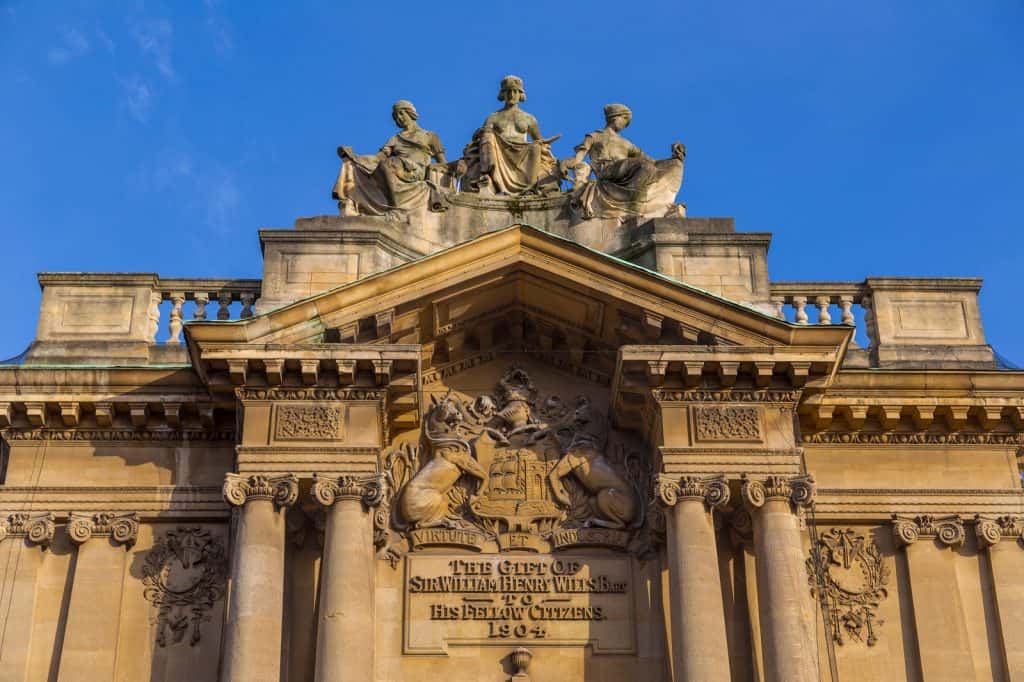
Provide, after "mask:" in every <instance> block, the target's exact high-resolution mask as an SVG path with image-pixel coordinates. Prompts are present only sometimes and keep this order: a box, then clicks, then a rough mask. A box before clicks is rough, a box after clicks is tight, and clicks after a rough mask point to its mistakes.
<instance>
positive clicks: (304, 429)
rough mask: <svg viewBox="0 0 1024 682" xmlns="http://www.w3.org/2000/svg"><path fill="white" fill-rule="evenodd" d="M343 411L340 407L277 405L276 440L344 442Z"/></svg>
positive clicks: (275, 412) (275, 414) (275, 416)
mask: <svg viewBox="0 0 1024 682" xmlns="http://www.w3.org/2000/svg"><path fill="white" fill-rule="evenodd" d="M343 409H344V408H343V407H341V406H340V405H276V406H275V408H274V440H279V441H281V440H284V441H338V440H342V438H343V434H342V420H343V415H342V411H343Z"/></svg>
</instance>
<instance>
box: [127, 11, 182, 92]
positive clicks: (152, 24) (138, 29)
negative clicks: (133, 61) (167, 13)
mask: <svg viewBox="0 0 1024 682" xmlns="http://www.w3.org/2000/svg"><path fill="white" fill-rule="evenodd" d="M131 31H132V36H133V37H134V38H135V42H136V43H137V44H138V46H139V49H140V50H141V51H142V53H143V54H144V55H148V56H149V57H152V59H153V61H154V63H155V64H156V69H157V71H159V72H160V73H161V74H163V76H164V77H166V78H174V66H173V65H172V64H171V39H172V38H173V35H174V27H173V26H171V22H169V21H167V20H166V19H147V20H145V21H142V22H139V23H133V24H132V25H131Z"/></svg>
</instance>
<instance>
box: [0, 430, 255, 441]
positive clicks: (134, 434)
mask: <svg viewBox="0 0 1024 682" xmlns="http://www.w3.org/2000/svg"><path fill="white" fill-rule="evenodd" d="M4 438H6V439H7V440H45V441H91V442H117V441H124V442H139V441H143V442H167V441H197V442H199V441H201V442H210V441H221V440H223V441H234V440H235V432H234V431H223V430H220V431H203V430H198V429H196V430H191V429H185V430H160V431H155V430H154V431H146V430H138V431H136V430H129V429H35V430H17V429H11V430H9V431H6V432H4Z"/></svg>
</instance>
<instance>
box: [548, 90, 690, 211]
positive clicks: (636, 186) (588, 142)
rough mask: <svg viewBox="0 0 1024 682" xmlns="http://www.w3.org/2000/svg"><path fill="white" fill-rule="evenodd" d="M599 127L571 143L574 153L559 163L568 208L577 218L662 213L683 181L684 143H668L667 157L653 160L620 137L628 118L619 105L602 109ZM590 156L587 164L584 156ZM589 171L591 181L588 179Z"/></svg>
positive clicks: (627, 112) (629, 115)
mask: <svg viewBox="0 0 1024 682" xmlns="http://www.w3.org/2000/svg"><path fill="white" fill-rule="evenodd" d="M604 117H605V123H606V125H605V128H604V129H603V130H595V131H594V132H592V133H590V134H589V135H587V136H586V137H585V138H583V142H581V143H580V144H579V145H577V146H576V156H575V158H573V159H567V160H566V161H565V162H564V163H563V167H564V170H566V171H568V170H569V169H572V170H573V175H574V177H575V185H576V186H575V188H574V189H573V199H572V206H573V208H574V209H575V210H576V211H577V212H578V213H579V214H581V215H582V217H583V218H594V217H606V216H618V217H625V216H628V215H650V214H651V212H652V211H654V212H657V211H659V210H660V211H661V212H662V213H664V212H665V211H667V210H670V209H671V208H672V206H674V204H673V201H674V200H675V196H676V194H677V193H678V192H679V187H680V186H681V185H682V182H683V159H684V158H686V147H685V146H683V145H682V144H680V143H678V142H676V143H674V144H673V145H672V158H670V159H664V160H661V161H655V160H654V159H652V158H650V157H649V156H647V155H646V154H644V153H643V152H642V151H641V150H640V148H639V147H637V146H636V145H635V144H633V143H632V142H630V141H629V140H627V139H626V138H625V137H623V136H622V135H620V134H619V133H621V132H622V131H623V130H624V129H625V128H626V126H628V125H629V123H630V121H631V120H632V118H633V112H632V111H630V109H629V107H627V106H626V105H624V104H609V105H607V106H606V107H605V108H604ZM588 156H589V157H590V164H587V163H586V162H585V161H584V159H585V158H586V157H588ZM591 170H593V172H594V176H595V178H596V179H595V180H593V181H591V180H590V179H589V178H590V172H591Z"/></svg>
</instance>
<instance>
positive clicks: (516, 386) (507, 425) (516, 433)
mask: <svg viewBox="0 0 1024 682" xmlns="http://www.w3.org/2000/svg"><path fill="white" fill-rule="evenodd" d="M610 436H614V434H613V433H611V432H610V429H609V424H608V418H607V416H606V415H605V414H603V413H602V412H601V411H600V410H599V409H598V408H597V407H595V405H594V404H593V403H592V401H591V400H590V398H588V397H587V396H585V395H576V396H574V397H571V398H565V397H563V396H560V395H557V394H550V395H542V394H541V393H540V391H538V389H537V388H536V387H535V385H534V383H533V381H532V380H531V379H530V376H529V374H528V373H527V371H526V370H525V369H523V368H521V367H510V368H508V369H507V370H506V371H505V372H504V373H503V374H502V376H501V378H500V379H499V380H498V383H497V386H496V388H495V390H494V391H493V392H491V393H489V394H484V395H480V396H477V397H475V398H470V397H462V396H460V395H457V394H456V393H455V392H453V391H449V392H448V393H447V394H446V395H444V396H443V397H440V398H438V397H435V398H433V399H432V405H431V406H430V408H429V410H428V411H427V414H426V415H425V417H424V425H423V429H422V437H421V439H420V442H419V443H418V444H416V445H408V444H407V445H405V446H403V447H399V448H395V449H391V450H388V451H386V452H385V453H384V454H383V456H382V462H381V468H382V470H383V473H384V475H385V477H386V479H387V482H388V488H389V494H388V500H387V502H388V504H387V505H386V513H384V514H379V515H378V524H377V525H378V540H379V541H381V542H382V543H386V544H387V545H388V549H387V550H386V552H391V553H394V552H397V553H398V554H401V553H402V552H404V550H406V549H418V548H420V547H425V546H432V545H447V546H462V547H467V548H471V549H476V550H482V549H484V547H485V545H486V544H487V543H489V542H495V543H497V547H498V549H499V550H505V549H525V550H533V551H542V552H543V551H548V550H549V549H560V548H565V547H574V546H583V545H588V546H607V547H614V548H619V549H625V548H626V547H627V546H629V544H630V542H631V541H632V540H633V539H634V536H635V535H636V531H637V530H638V529H640V528H641V527H642V526H643V525H644V522H645V509H644V506H643V505H642V504H641V501H642V500H643V499H644V496H643V491H646V490H647V489H648V488H649V486H648V479H649V475H648V473H647V467H646V466H645V464H644V463H643V460H642V458H641V456H640V454H639V451H638V450H637V448H633V447H630V446H629V445H628V444H627V443H626V442H625V441H624V439H621V438H614V437H610ZM382 511H384V510H382ZM385 524H387V526H386V527H385ZM394 531H397V532H394Z"/></svg>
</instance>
